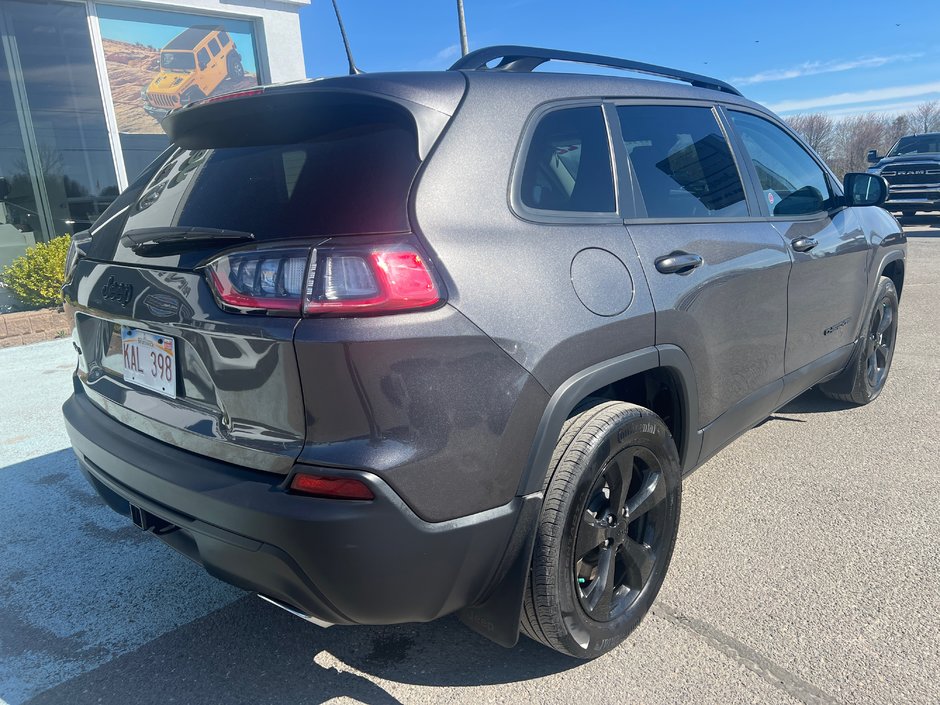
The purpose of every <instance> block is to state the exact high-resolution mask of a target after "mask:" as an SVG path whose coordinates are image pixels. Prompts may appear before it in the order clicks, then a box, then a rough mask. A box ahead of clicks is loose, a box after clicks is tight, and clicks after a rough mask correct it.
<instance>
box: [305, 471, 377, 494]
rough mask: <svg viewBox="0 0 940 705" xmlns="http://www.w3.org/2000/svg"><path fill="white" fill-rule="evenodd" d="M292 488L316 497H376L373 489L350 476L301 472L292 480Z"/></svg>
mask: <svg viewBox="0 0 940 705" xmlns="http://www.w3.org/2000/svg"><path fill="white" fill-rule="evenodd" d="M290 488H291V489H292V490H295V491H297V492H303V493H304V494H309V495H313V496H314V497H329V498H331V499H375V495H374V494H372V490H370V489H369V488H368V486H367V485H366V484H365V483H364V482H361V481H359V480H355V479H353V478H350V477H324V476H323V475H305V474H303V473H299V474H297V475H294V479H293V480H291V483H290Z"/></svg>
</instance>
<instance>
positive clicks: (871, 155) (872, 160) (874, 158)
mask: <svg viewBox="0 0 940 705" xmlns="http://www.w3.org/2000/svg"><path fill="white" fill-rule="evenodd" d="M865 159H867V160H868V163H869V164H877V163H878V162H880V161H881V157H879V156H878V150H877V149H869V150H868V156H867V157H865Z"/></svg>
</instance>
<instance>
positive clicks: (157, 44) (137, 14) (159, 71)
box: [98, 5, 258, 135]
mask: <svg viewBox="0 0 940 705" xmlns="http://www.w3.org/2000/svg"><path fill="white" fill-rule="evenodd" d="M98 21H99V24H100V27H101V39H102V44H103V45H104V55H105V64H106V66H107V70H108V83H109V84H110V86H111V96H112V98H113V99H114V107H115V111H116V113H117V123H118V131H119V132H121V133H123V134H125V135H134V134H136V135H144V134H162V133H163V130H162V129H161V128H160V120H162V119H163V117H164V116H165V115H166V114H167V113H168V112H169V111H170V110H172V109H173V108H178V107H181V106H183V105H186V104H188V103H191V102H193V101H195V100H199V99H201V98H205V97H206V96H210V95H215V94H218V93H228V92H230V91H234V90H238V89H241V88H247V87H250V86H254V85H257V84H258V69H257V65H256V60H255V46H254V41H253V37H252V27H251V23H250V22H245V21H240V20H231V19H228V18H218V17H204V16H199V15H190V14H184V13H181V12H162V11H154V10H139V9H132V8H125V7H116V6H111V5H99V6H98Z"/></svg>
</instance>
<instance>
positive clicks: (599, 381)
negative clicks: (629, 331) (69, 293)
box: [517, 345, 701, 495]
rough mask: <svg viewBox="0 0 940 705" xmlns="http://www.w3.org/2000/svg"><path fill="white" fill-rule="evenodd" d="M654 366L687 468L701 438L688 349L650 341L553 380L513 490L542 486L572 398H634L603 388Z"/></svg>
mask: <svg viewBox="0 0 940 705" xmlns="http://www.w3.org/2000/svg"><path fill="white" fill-rule="evenodd" d="M658 372H661V373H663V374H664V375H665V376H666V377H667V378H668V380H669V382H670V383H671V384H672V385H673V386H672V391H673V392H674V393H675V395H676V400H675V404H676V410H677V412H678V418H676V419H674V420H673V422H671V423H668V422H667V425H669V426H670V431H672V432H673V436H675V437H676V441H677V443H676V445H677V447H678V450H679V458H680V460H681V462H682V470H683V472H685V473H687V472H689V471H690V470H692V469H693V468H694V467H695V463H696V462H697V461H698V455H699V451H700V450H701V438H699V434H698V432H697V431H698V426H697V424H698V387H697V385H696V382H695V373H694V371H693V369H692V363H691V362H690V360H689V357H688V355H686V354H685V352H684V351H683V350H682V349H681V348H679V347H677V346H675V345H658V346H650V347H648V348H642V349H640V350H636V351H634V352H631V353H627V354H626V355H621V356H619V357H615V358H613V359H610V360H605V361H603V362H599V363H597V364H595V365H592V366H591V367H589V368H587V369H585V370H582V371H581V372H578V373H577V374H575V375H572V376H571V377H569V378H568V379H567V380H566V381H565V382H563V383H562V384H561V385H559V387H558V388H557V389H556V390H555V392H554V393H553V394H552V396H551V398H550V399H549V401H548V404H547V406H546V408H545V411H544V412H543V414H542V419H541V421H540V422H539V425H538V428H537V430H536V433H535V439H534V441H533V444H532V449H531V451H530V452H529V458H528V461H527V463H526V467H525V469H524V471H523V474H522V477H521V479H520V482H519V489H518V491H517V494H519V495H527V494H531V493H533V492H540V491H541V490H542V482H543V480H544V478H545V473H546V472H547V470H548V463H549V460H550V459H551V456H552V451H553V450H554V448H555V443H556V442H557V440H558V437H559V436H560V435H561V428H562V426H563V424H564V423H565V421H566V420H567V419H568V418H569V417H570V416H571V413H572V412H573V411H574V410H575V409H576V408H577V406H578V404H580V403H581V402H582V401H583V400H585V399H587V398H588V397H591V396H595V395H597V394H598V392H601V394H600V396H604V397H605V398H610V399H615V400H618V401H629V402H633V403H639V402H640V400H638V399H637V398H635V397H631V395H624V394H617V393H614V394H611V393H604V390H609V389H614V390H616V389H617V388H618V386H619V387H620V388H621V389H622V388H623V386H624V383H625V382H627V381H629V380H631V379H636V378H637V377H638V376H640V375H647V374H651V373H658ZM623 397H630V398H623ZM643 405H644V406H648V405H647V404H643ZM651 408H652V407H651ZM654 410H655V409H654Z"/></svg>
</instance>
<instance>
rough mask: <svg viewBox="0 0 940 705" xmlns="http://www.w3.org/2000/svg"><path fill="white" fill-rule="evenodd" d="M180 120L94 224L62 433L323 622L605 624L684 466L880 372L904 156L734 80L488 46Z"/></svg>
mask: <svg viewBox="0 0 940 705" xmlns="http://www.w3.org/2000/svg"><path fill="white" fill-rule="evenodd" d="M554 59H562V60H567V61H575V62H582V63H591V64H600V65H605V66H613V67H617V68H623V69H628V70H631V71H639V72H642V73H646V74H655V75H657V76H659V77H665V78H669V79H673V81H664V80H643V79H628V78H617V77H609V76H588V75H576V74H563V73H548V72H533V69H535V68H536V67H538V66H540V65H541V64H543V63H545V62H546V61H550V60H554ZM684 84H691V85H684ZM164 127H165V129H166V131H167V132H168V134H169V135H170V137H171V138H172V141H173V146H172V147H171V148H170V149H169V150H168V151H167V152H166V153H165V154H164V155H163V156H162V157H160V158H159V159H158V160H157V161H156V162H154V164H153V165H151V166H150V167H149V168H148V169H147V170H146V172H145V173H144V174H143V175H141V176H140V178H138V179H137V181H136V182H135V183H134V184H133V185H132V186H131V187H130V188H129V189H127V190H126V191H125V192H124V193H123V194H122V195H121V196H120V197H119V198H118V199H117V200H116V201H115V202H114V204H113V205H112V206H111V207H110V208H109V209H108V211H107V212H106V213H105V214H104V215H103V216H102V217H101V219H100V220H99V221H98V222H97V223H96V224H95V226H94V227H93V228H92V229H91V231H90V232H89V233H87V234H85V235H83V236H82V237H76V238H75V241H74V247H73V250H72V252H71V254H70V258H69V263H68V283H67V285H66V286H65V289H64V292H65V298H66V300H67V304H68V307H69V310H70V311H71V312H72V315H74V318H75V343H76V347H77V348H78V351H79V362H78V369H77V371H76V373H75V377H74V388H75V393H74V395H73V396H72V397H71V398H70V399H69V400H68V402H66V404H65V407H64V413H65V418H66V422H67V426H68V431H69V434H70V436H71V439H72V443H73V446H74V448H75V452H76V453H77V455H78V458H79V462H80V466H81V468H82V470H83V472H84V473H85V474H86V475H87V476H88V479H89V480H90V481H91V483H92V484H93V485H94V487H95V488H96V489H97V491H98V492H99V493H100V494H101V496H102V497H103V498H104V500H105V501H106V502H107V503H108V504H109V505H110V506H111V507H113V508H114V509H115V510H117V511H118V512H121V513H123V514H127V515H128V516H129V517H130V518H131V519H132V520H133V522H134V523H135V524H137V526H139V527H140V528H141V529H144V530H148V531H150V532H152V533H153V534H155V535H156V536H158V537H159V538H160V539H162V540H163V541H165V542H166V543H168V544H169V545H170V546H172V547H173V548H175V549H177V550H179V551H181V552H182V553H184V554H185V555H187V556H188V557H190V558H192V559H193V560H195V561H197V562H198V563H200V564H201V565H203V566H204V567H205V568H206V570H208V571H209V572H210V573H212V574H213V575H215V576H218V577H219V578H221V579H222V580H226V581H228V582H230V583H233V584H235V585H238V586H240V587H242V588H245V589H246V590H250V591H253V592H256V593H258V594H259V595H261V596H263V597H264V598H266V599H267V600H269V601H270V602H272V603H274V604H276V605H278V606H280V607H283V608H285V609H288V610H290V611H291V612H294V613H295V614H298V615H300V616H303V617H305V618H306V619H308V620H310V621H312V622H315V623H318V624H390V623H398V622H414V621H428V620H432V619H435V618H437V617H440V616H442V615H445V614H449V613H454V612H457V613H458V614H459V615H460V617H461V618H462V619H463V620H464V622H465V623H467V624H468V625H469V626H471V627H472V628H474V629H476V630H478V631H479V632H481V633H483V634H485V635H486V636H488V637H490V638H491V639H493V640H494V641H497V642H498V643H500V644H504V645H512V644H515V643H516V640H517V639H518V636H519V632H520V629H521V631H523V632H524V633H526V634H527V635H529V636H530V637H532V638H533V639H536V640H537V641H540V642H542V643H544V644H546V645H548V646H550V647H552V648H554V649H557V650H559V651H561V652H564V653H566V654H570V655H572V656H576V657H580V658H590V657H594V656H597V655H599V654H602V653H604V652H606V651H608V650H610V649H611V648H613V647H614V646H616V645H617V644H618V643H619V642H620V641H621V640H622V639H623V638H624V637H625V636H626V635H627V634H628V633H629V632H630V631H631V630H632V629H633V628H634V627H635V626H636V625H637V624H638V623H639V621H640V619H641V618H642V617H643V615H644V614H645V613H646V612H647V610H648V609H649V607H650V605H651V604H652V602H653V600H654V598H655V596H656V594H657V592H658V590H659V588H660V586H661V584H662V582H663V578H664V576H665V573H666V569H667V566H668V564H669V560H670V557H671V554H672V551H673V545H674V543H675V540H676V533H677V529H678V523H679V509H680V497H681V480H682V477H683V476H684V475H687V474H688V473H690V472H691V471H692V470H694V469H695V468H696V467H698V466H699V465H701V464H702V463H704V462H705V461H706V460H707V459H708V458H710V457H711V456H712V455H714V454H715V453H716V452H717V451H718V450H719V449H720V448H722V447H723V446H725V445H726V444H728V443H730V442H731V441H732V440H733V439H734V438H735V437H736V436H738V435H740V434H741V433H743V432H744V431H746V430H747V429H749V428H751V427H752V426H754V425H755V424H757V423H759V422H760V421H761V420H762V419H764V418H766V417H767V416H768V415H769V414H770V413H771V412H773V411H774V410H775V409H777V408H779V407H780V406H782V405H783V404H785V403H786V402H788V401H789V400H790V399H792V398H794V397H795V396H797V395H798V394H800V393H801V392H803V391H805V390H806V389H808V388H810V387H811V386H813V385H816V384H821V385H822V389H823V390H824V391H825V392H826V393H827V394H829V395H832V396H834V397H836V398H838V399H843V400H846V401H848V402H852V403H856V404H865V403H867V402H870V401H872V400H873V399H874V398H875V397H877V396H878V394H879V392H880V391H881V389H882V387H883V385H884V383H885V378H886V377H887V374H888V370H889V368H890V365H891V358H892V352H893V349H894V343H895V337H896V333H897V323H898V296H899V294H900V292H901V287H902V285H903V281H904V271H905V250H906V242H905V238H904V235H903V233H902V231H901V228H900V227H899V226H898V223H897V221H896V220H895V219H894V218H893V217H892V216H891V215H889V214H888V213H886V212H885V211H884V210H882V209H881V208H878V207H874V206H878V205H879V204H881V203H882V202H883V201H884V198H885V195H886V186H885V183H884V180H883V179H882V178H881V177H879V176H876V175H871V174H850V175H848V176H847V177H846V179H845V181H844V185H843V184H840V183H839V182H838V181H837V180H836V179H835V178H834V177H833V174H832V172H831V171H830V170H829V169H828V168H827V167H826V165H825V164H823V163H822V162H821V161H820V160H819V158H818V157H817V156H816V155H815V154H814V153H813V152H812V151H811V150H809V149H808V148H807V147H806V146H805V145H804V144H803V143H802V142H801V141H800V139H799V138H798V137H797V136H796V135H794V134H793V133H792V132H791V131H790V130H789V129H788V128H787V127H786V126H785V125H784V124H783V123H782V122H781V121H780V120H779V119H778V118H776V117H775V116H774V115H772V114H771V113H769V112H768V111H767V110H765V109H764V108H762V107H760V106H759V105H756V104H754V103H752V102H750V101H748V100H745V99H744V98H742V97H741V95H740V94H739V93H738V92H737V91H736V90H735V89H733V88H732V87H731V86H729V85H727V84H725V83H722V82H721V81H717V80H715V79H711V78H708V77H705V76H699V75H694V74H688V73H685V72H681V71H676V70H672V69H667V68H663V67H656V66H650V65H647V64H638V63H635V62H630V61H624V60H621V59H615V58H611V57H601V56H593V55H581V54H573V53H569V52H560V51H549V50H545V49H534V48H529V47H494V48H490V49H482V50H479V51H477V52H474V53H472V54H470V55H468V56H466V57H464V58H463V59H461V60H460V61H458V63H457V64H456V65H455V66H454V67H453V68H452V69H451V70H449V71H443V72H435V73H427V72H425V73H396V74H373V75H357V76H349V77H341V78H333V79H328V80H319V81H313V82H306V83H295V84H289V85H281V86H267V87H263V88H258V89H252V90H250V91H246V92H242V93H235V94H230V95H227V96H222V97H213V98H210V99H207V100H204V101H202V102H201V103H198V104H194V105H190V106H187V107H185V108H181V109H179V110H177V111H174V112H173V113H172V114H171V115H170V116H169V117H168V118H167V120H166V121H165V122H164Z"/></svg>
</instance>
